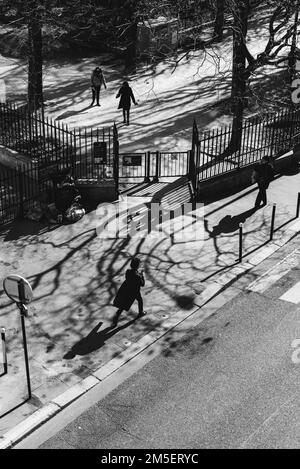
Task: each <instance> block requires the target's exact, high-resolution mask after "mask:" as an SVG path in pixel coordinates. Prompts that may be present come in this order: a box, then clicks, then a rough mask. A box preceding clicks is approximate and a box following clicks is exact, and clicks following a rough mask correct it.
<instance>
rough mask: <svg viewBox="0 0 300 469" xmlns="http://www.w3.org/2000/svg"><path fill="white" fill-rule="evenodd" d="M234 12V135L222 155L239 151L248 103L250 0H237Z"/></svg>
mask: <svg viewBox="0 0 300 469" xmlns="http://www.w3.org/2000/svg"><path fill="white" fill-rule="evenodd" d="M233 14H234V31H233V63H232V88H231V99H232V113H233V121H232V137H231V141H230V144H229V146H228V148H227V149H226V150H225V154H223V155H222V157H226V156H229V155H231V154H232V153H234V152H236V151H238V150H239V148H240V146H241V140H242V127H243V116H244V109H245V107H246V105H247V97H246V90H247V82H248V75H247V74H246V56H245V40H246V36H247V31H248V14H249V0H236V1H235V2H234V11H233Z"/></svg>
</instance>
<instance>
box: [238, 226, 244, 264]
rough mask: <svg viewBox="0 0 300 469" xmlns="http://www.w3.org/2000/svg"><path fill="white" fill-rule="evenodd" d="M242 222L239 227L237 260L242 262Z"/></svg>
mask: <svg viewBox="0 0 300 469" xmlns="http://www.w3.org/2000/svg"><path fill="white" fill-rule="evenodd" d="M243 228H244V225H243V223H240V229H239V262H240V263H241V262H243Z"/></svg>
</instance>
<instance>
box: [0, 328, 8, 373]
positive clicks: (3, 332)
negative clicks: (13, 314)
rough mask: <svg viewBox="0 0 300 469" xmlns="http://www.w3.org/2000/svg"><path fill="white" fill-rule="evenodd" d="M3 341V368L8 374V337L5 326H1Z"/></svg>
mask: <svg viewBox="0 0 300 469" xmlns="http://www.w3.org/2000/svg"><path fill="white" fill-rule="evenodd" d="M1 343H2V357H3V370H4V374H5V375H6V374H7V369H8V367H7V353H6V339H5V328H4V327H1Z"/></svg>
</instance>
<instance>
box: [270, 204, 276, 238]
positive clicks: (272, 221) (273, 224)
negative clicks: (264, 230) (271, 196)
mask: <svg viewBox="0 0 300 469" xmlns="http://www.w3.org/2000/svg"><path fill="white" fill-rule="evenodd" d="M275 216H276V204H273V210H272V220H271V232H270V241H272V240H273V237H274V227H275Z"/></svg>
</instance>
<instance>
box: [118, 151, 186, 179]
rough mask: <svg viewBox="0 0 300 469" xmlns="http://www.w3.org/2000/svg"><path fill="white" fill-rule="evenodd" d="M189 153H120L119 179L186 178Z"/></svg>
mask: <svg viewBox="0 0 300 469" xmlns="http://www.w3.org/2000/svg"><path fill="white" fill-rule="evenodd" d="M188 172H189V152H188V151H185V152H160V151H157V152H143V153H120V155H119V179H121V180H128V181H129V180H137V179H144V180H145V181H150V180H151V179H153V180H158V179H159V178H176V177H181V176H186V175H187V174H188Z"/></svg>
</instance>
